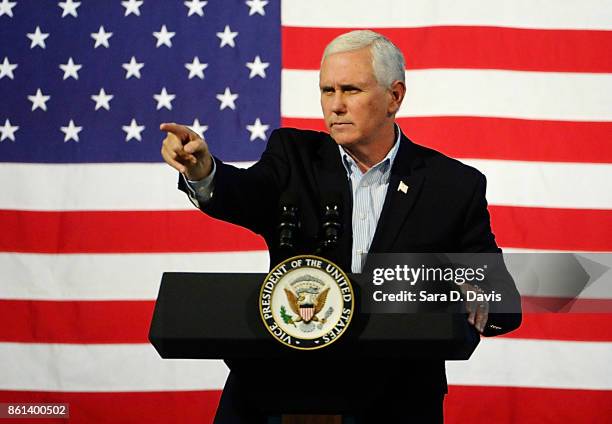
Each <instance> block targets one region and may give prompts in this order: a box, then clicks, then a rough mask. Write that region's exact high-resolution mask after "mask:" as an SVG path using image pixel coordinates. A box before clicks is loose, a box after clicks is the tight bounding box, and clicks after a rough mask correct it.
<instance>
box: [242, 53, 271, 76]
mask: <svg viewBox="0 0 612 424" xmlns="http://www.w3.org/2000/svg"><path fill="white" fill-rule="evenodd" d="M268 66H270V63H269V62H262V61H261V58H260V57H259V55H258V56H255V59H254V60H253V61H252V62H247V63H246V67H247V68H249V69H250V70H251V73H250V74H249V79H251V78H253V77H255V76H260V77H262V78H265V77H266V68H267V67H268Z"/></svg>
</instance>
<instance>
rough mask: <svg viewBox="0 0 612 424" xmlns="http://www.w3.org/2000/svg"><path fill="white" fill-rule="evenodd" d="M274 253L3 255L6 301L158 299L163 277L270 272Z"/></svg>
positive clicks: (1, 293)
mask: <svg viewBox="0 0 612 424" xmlns="http://www.w3.org/2000/svg"><path fill="white" fill-rule="evenodd" d="M268 263H269V259H268V252H265V251H257V252H235V253H232V252H227V253H180V254H129V255H126V254H97V255H93V254H78V255H52V254H20V253H2V254H0V270H2V272H1V273H0V298H2V299H33V300H43V299H47V300H129V299H149V300H153V299H156V298H157V293H158V291H159V284H160V281H161V276H162V273H163V272H172V271H174V272H261V273H265V272H267V271H268Z"/></svg>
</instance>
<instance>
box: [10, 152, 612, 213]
mask: <svg viewBox="0 0 612 424" xmlns="http://www.w3.org/2000/svg"><path fill="white" fill-rule="evenodd" d="M463 161H464V162H465V163H467V164H469V165H472V166H474V167H476V168H477V169H479V170H480V171H482V172H483V173H484V174H485V175H486V176H487V181H488V190H487V199H488V200H489V203H490V204H496V205H514V206H534V207H551V208H554V207H558V208H590V209H612V165H610V164H592V163H549V162H523V161H503V160H481V159H468V160H463ZM244 164H247V165H250V164H251V163H250V162H249V163H243V164H242V165H244ZM73 173H74V174H79V178H78V180H76V179H71V178H67V176H68V175H70V174H73ZM142 174H146V175H148V176H150V178H151V180H150V181H149V180H147V179H146V178H142V180H140V179H141V177H142ZM130 175H134V178H130V177H129V176H130ZM176 178H177V176H176V174H175V173H174V172H173V171H172V170H171V169H170V168H169V167H168V166H166V165H165V164H160V163H156V164H146V165H144V164H143V165H134V164H123V165H114V164H111V165H109V164H95V165H93V164H92V165H61V166H57V165H35V164H28V165H24V164H3V165H2V166H0V185H1V186H2V187H3V188H2V195H1V196H0V209H9V210H56V211H57V210H194V206H193V205H192V204H191V203H190V202H189V201H188V200H187V196H186V195H185V194H183V193H182V192H180V191H178V190H177V189H176ZM139 180H140V181H139ZM102 181H103V182H104V184H101V182H102ZM34 185H36V190H35V191H33V190H34V187H33V186H34ZM82 187H95V189H91V190H83V189H82ZM34 193H36V194H34ZM66 193H73V194H72V195H70V194H68V195H67V194H66ZM75 193H78V194H75Z"/></svg>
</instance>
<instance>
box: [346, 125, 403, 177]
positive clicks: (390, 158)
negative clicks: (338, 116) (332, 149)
mask: <svg viewBox="0 0 612 424" xmlns="http://www.w3.org/2000/svg"><path fill="white" fill-rule="evenodd" d="M394 125H395V133H396V134H397V136H396V137H395V143H394V144H393V147H392V148H391V150H389V153H387V156H385V157H384V159H383V160H381V161H380V162H378V163H377V164H376V165H374V166H372V167H371V168H370V169H375V168H384V171H383V172H386V170H389V169H391V167H392V166H393V162H394V161H395V156H397V151H398V150H399V145H400V139H401V137H402V131H401V130H400V127H399V125H397V124H394ZM338 149H340V157H341V158H342V164H343V165H344V169H346V174H347V175H351V174H352V173H353V169H356V170H359V167H358V166H357V163H356V162H355V160H354V159H353V158H352V157H351V156H350V155H349V154H348V153H346V150H344V148H343V147H342V146H340V145H338Z"/></svg>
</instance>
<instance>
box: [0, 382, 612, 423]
mask: <svg viewBox="0 0 612 424" xmlns="http://www.w3.org/2000/svg"><path fill="white" fill-rule="evenodd" d="M220 395H221V391H220V390H210V391H177V392H136V393H133V392H132V393H130V392H128V393H107V392H102V393H70V392H33V391H23V392H21V391H0V402H2V403H7V402H58V403H59V402H62V403H68V404H69V405H70V420H69V421H70V422H71V423H73V424H76V423H86V424H90V423H92V422H97V423H107V422H109V423H110V422H112V423H143V422H146V423H152V424H155V423H160V424H162V423H164V424H165V423H171V422H172V423H201V424H206V423H212V419H213V416H214V413H215V410H216V408H217V405H218V403H219V398H220ZM610 405H612V391H606V390H569V389H537V388H523V387H487V386H450V387H449V393H448V395H447V396H446V400H445V402H444V418H445V422H446V423H447V424H453V423H466V422H472V423H495V424H506V423H507V424H514V423H558V422H569V423H574V424H582V423H585V424H587V423H588V424H591V423H596V422H598V423H603V422H610V421H611V420H612V408H611V407H610ZM39 421H40V420H32V421H31V422H39ZM3 422H5V421H4V420H3ZM6 422H7V423H9V422H11V421H6ZM13 422H15V423H26V422H28V420H14V421H13ZM44 422H45V423H47V422H49V423H65V422H66V420H60V419H56V420H52V419H49V420H44Z"/></svg>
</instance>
